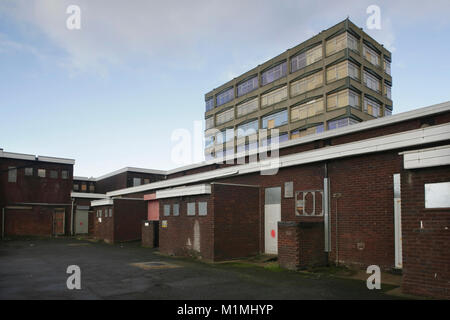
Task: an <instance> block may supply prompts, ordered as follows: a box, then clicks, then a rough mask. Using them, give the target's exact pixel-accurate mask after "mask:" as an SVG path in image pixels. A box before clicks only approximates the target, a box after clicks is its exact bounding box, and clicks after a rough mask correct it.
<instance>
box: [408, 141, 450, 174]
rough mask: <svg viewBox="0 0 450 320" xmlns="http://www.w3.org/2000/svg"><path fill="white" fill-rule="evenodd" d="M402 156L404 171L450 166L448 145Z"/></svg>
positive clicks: (410, 152)
mask: <svg viewBox="0 0 450 320" xmlns="http://www.w3.org/2000/svg"><path fill="white" fill-rule="evenodd" d="M401 154H402V155H403V167H404V168H405V169H417V168H428V167H437V166H445V165H450V145H446V146H441V147H436V148H427V149H421V150H414V151H407V152H403V153H401Z"/></svg>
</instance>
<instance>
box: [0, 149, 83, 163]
mask: <svg viewBox="0 0 450 320" xmlns="http://www.w3.org/2000/svg"><path fill="white" fill-rule="evenodd" d="M0 158H9V159H18V160H28V161H41V162H53V163H61V164H71V165H73V164H75V160H74V159H67V158H56V157H49V156H35V155H33V154H26V153H16V152H5V151H3V149H0Z"/></svg>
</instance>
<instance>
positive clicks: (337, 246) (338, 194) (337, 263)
mask: <svg viewBox="0 0 450 320" xmlns="http://www.w3.org/2000/svg"><path fill="white" fill-rule="evenodd" d="M340 197H341V194H340V193H334V194H333V198H335V199H336V201H335V204H336V265H339V242H338V222H339V220H338V199H339V198H340Z"/></svg>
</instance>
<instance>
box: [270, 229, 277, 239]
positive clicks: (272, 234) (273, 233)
mask: <svg viewBox="0 0 450 320" xmlns="http://www.w3.org/2000/svg"><path fill="white" fill-rule="evenodd" d="M270 235H271V236H272V238H275V236H276V233H275V230H273V229H272V231H270Z"/></svg>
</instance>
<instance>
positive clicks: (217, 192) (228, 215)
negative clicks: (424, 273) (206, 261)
mask: <svg viewBox="0 0 450 320" xmlns="http://www.w3.org/2000/svg"><path fill="white" fill-rule="evenodd" d="M212 187H213V195H212V198H213V201H214V260H216V261H218V260H226V259H234V258H240V257H248V256H254V255H257V254H258V253H259V252H260V249H259V247H260V225H261V224H260V223H261V219H260V216H261V213H260V210H259V196H260V194H259V193H260V192H259V188H258V187H248V186H238V185H225V184H213V185H212Z"/></svg>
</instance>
